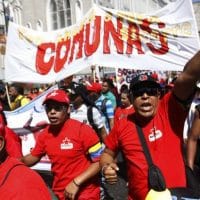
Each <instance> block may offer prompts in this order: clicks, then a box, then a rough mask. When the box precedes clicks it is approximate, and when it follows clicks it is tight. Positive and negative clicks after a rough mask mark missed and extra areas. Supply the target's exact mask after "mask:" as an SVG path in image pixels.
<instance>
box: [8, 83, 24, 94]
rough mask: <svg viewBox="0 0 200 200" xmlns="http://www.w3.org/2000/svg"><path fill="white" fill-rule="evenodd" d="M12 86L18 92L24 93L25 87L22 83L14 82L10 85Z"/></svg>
mask: <svg viewBox="0 0 200 200" xmlns="http://www.w3.org/2000/svg"><path fill="white" fill-rule="evenodd" d="M10 87H14V88H15V89H16V91H17V93H18V94H21V95H23V94H24V88H23V87H22V86H21V85H19V84H16V83H13V84H11V85H10Z"/></svg>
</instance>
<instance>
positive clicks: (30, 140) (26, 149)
mask: <svg viewBox="0 0 200 200" xmlns="http://www.w3.org/2000/svg"><path fill="white" fill-rule="evenodd" d="M57 88H58V86H57V85H55V86H52V87H51V88H49V89H48V90H46V91H45V92H43V93H42V94H40V95H39V96H38V97H36V98H35V99H33V100H32V101H31V102H30V103H28V104H27V105H25V106H22V107H20V108H18V109H16V110H14V111H5V112H4V113H5V115H6V119H7V123H8V127H9V128H11V129H13V130H14V131H15V133H17V134H18V135H19V136H20V138H21V140H22V153H23V155H27V154H29V153H30V151H31V149H32V148H33V147H34V146H35V140H36V137H37V134H39V128H38V129H37V126H39V124H40V125H41V124H44V123H48V122H49V120H48V117H47V115H46V112H45V110H44V107H43V105H42V102H43V101H44V99H45V97H46V95H47V94H48V93H49V92H50V91H52V90H54V89H57ZM26 127H27V128H26ZM36 130H37V131H38V132H37V131H36ZM31 131H34V132H31ZM35 131H36V132H35ZM33 168H34V169H38V170H50V168H51V164H50V162H49V159H48V157H47V156H45V157H43V158H42V159H41V160H40V162H39V163H38V164H36V165H34V166H33Z"/></svg>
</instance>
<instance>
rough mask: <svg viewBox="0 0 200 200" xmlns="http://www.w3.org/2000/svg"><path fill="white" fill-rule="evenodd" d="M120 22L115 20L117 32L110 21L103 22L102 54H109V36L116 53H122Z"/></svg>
mask: <svg viewBox="0 0 200 200" xmlns="http://www.w3.org/2000/svg"><path fill="white" fill-rule="evenodd" d="M121 29H122V21H121V20H120V19H117V31H116V30H115V27H114V24H113V22H112V21H111V20H108V21H104V37H103V53H105V54H109V53H110V42H109V35H110V34H111V35H112V38H113V40H114V43H115V46H116V48H117V53H119V54H122V53H123V40H122V39H121V38H122V35H121Z"/></svg>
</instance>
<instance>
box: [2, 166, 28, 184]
mask: <svg viewBox="0 0 200 200" xmlns="http://www.w3.org/2000/svg"><path fill="white" fill-rule="evenodd" d="M20 165H23V164H20V163H19V164H16V165H13V166H12V167H11V168H10V169H9V170H8V172H7V173H6V175H5V177H4V179H3V181H2V182H1V184H0V187H1V186H3V184H4V183H5V182H6V180H7V179H8V176H9V175H10V173H11V171H12V170H13V169H14V168H15V167H17V166H20ZM23 166H24V165H23Z"/></svg>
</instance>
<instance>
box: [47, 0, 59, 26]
mask: <svg viewBox="0 0 200 200" xmlns="http://www.w3.org/2000/svg"><path fill="white" fill-rule="evenodd" d="M49 13H50V19H51V29H57V28H58V17H57V4H56V2H55V0H51V1H50V12H49Z"/></svg>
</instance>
